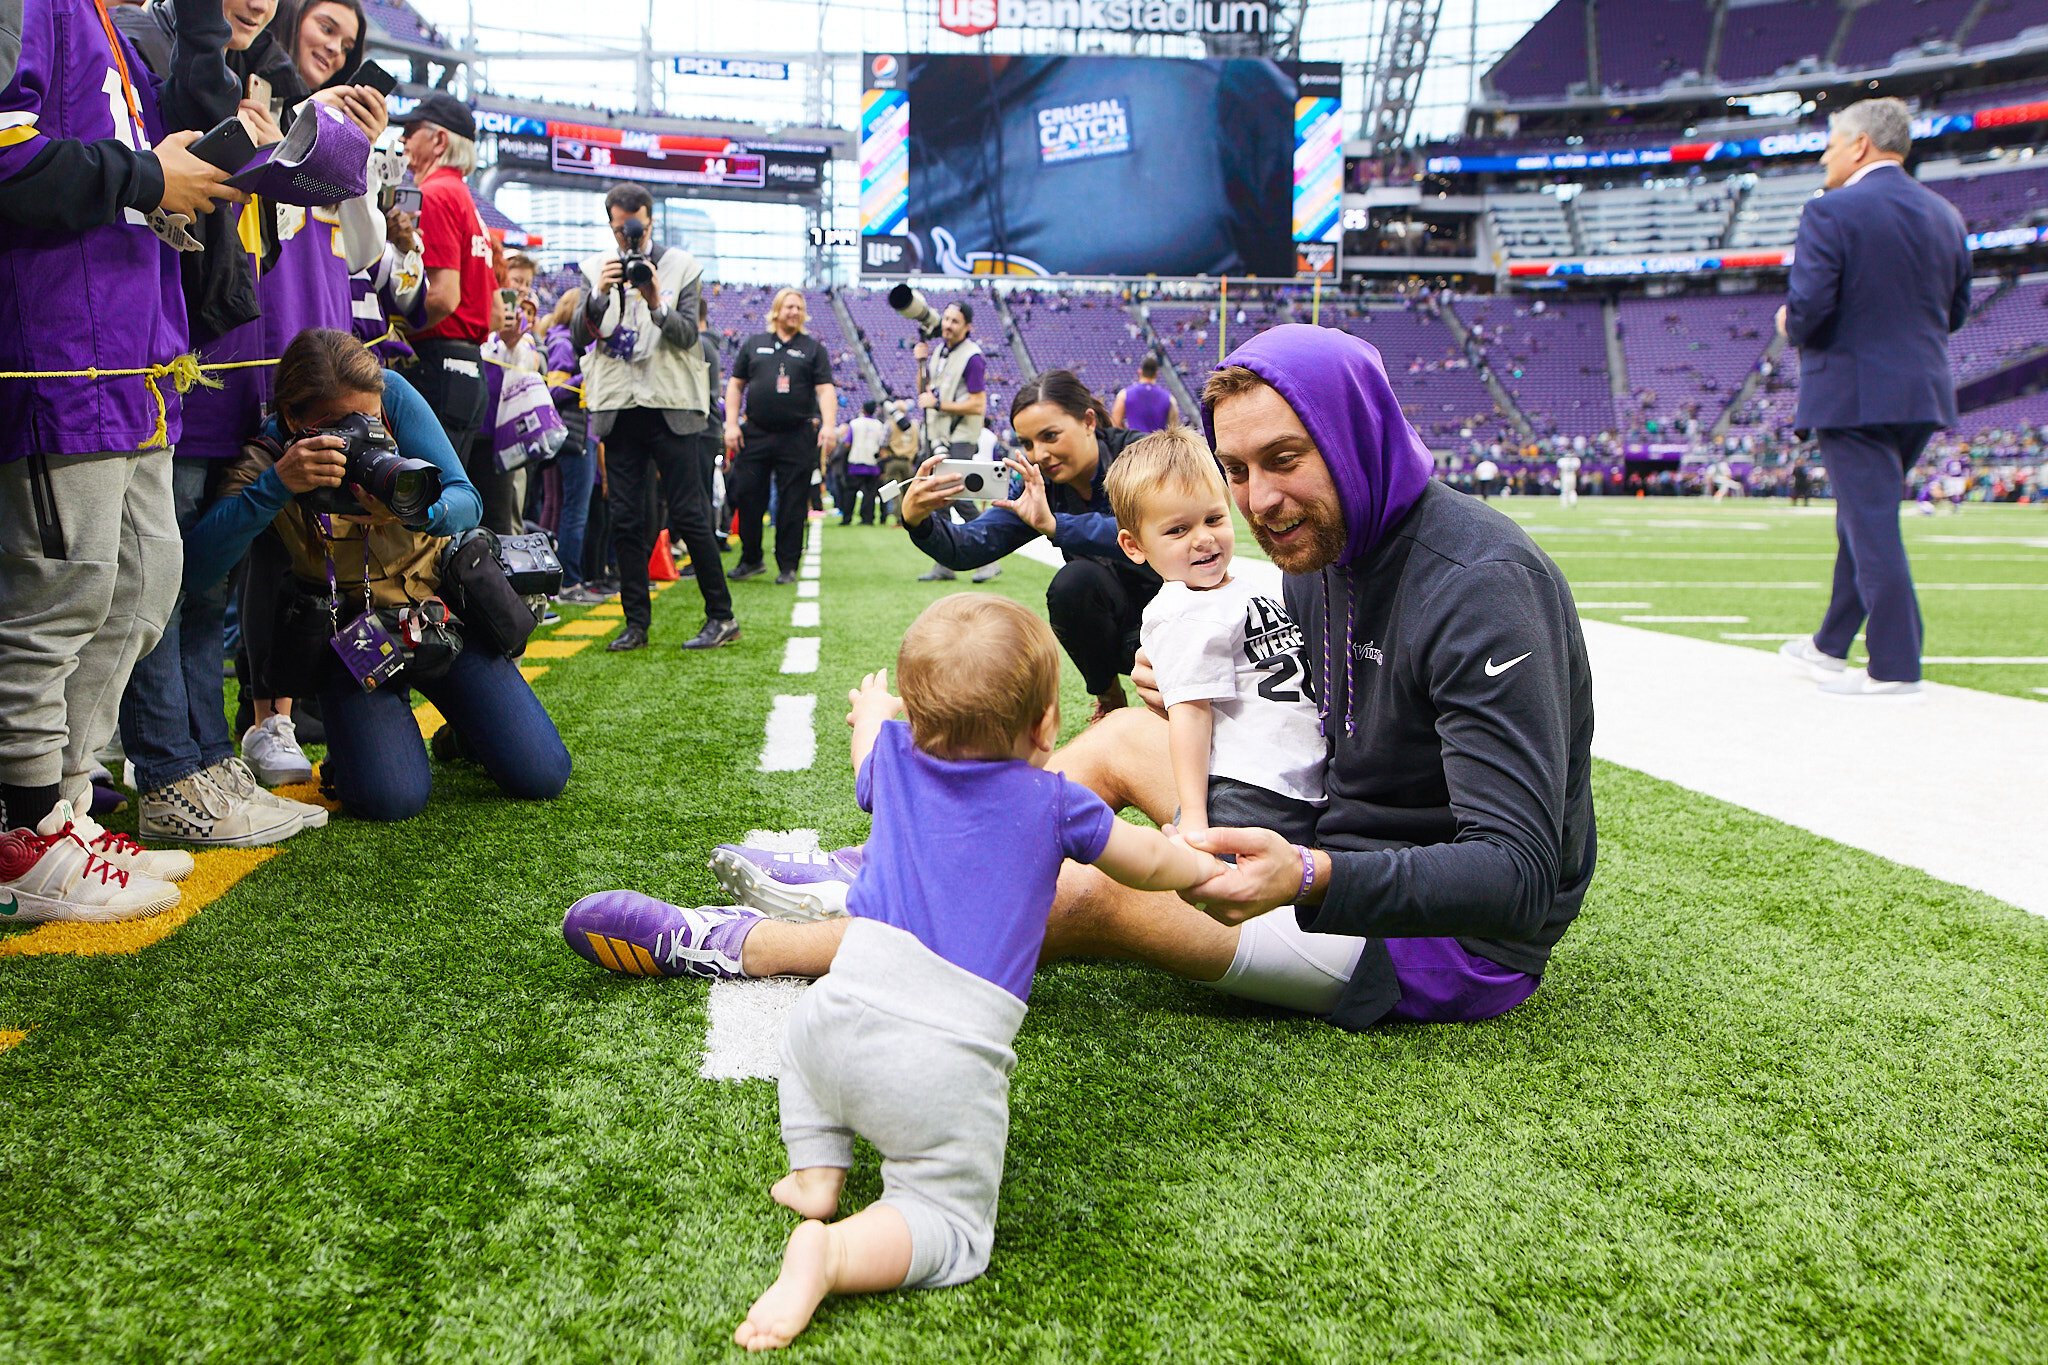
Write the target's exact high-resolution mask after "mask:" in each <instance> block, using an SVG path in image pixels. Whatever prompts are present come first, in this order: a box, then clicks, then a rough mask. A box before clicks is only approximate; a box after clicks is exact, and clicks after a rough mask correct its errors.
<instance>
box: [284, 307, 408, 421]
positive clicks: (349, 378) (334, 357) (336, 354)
mask: <svg viewBox="0 0 2048 1365" xmlns="http://www.w3.org/2000/svg"><path fill="white" fill-rule="evenodd" d="M383 391H384V369H383V367H382V366H380V365H379V364H378V363H377V357H375V356H373V355H371V354H370V353H369V351H368V350H366V349H364V347H363V343H362V342H360V341H358V340H356V338H355V336H354V335H353V334H352V333H349V332H337V331H334V330H333V329H332V328H327V327H308V328H307V329H306V330H305V331H303V332H301V333H299V334H298V335H297V336H295V337H293V338H292V342H291V345H289V346H287V347H285V348H284V356H283V357H282V358H281V359H280V360H279V361H278V362H277V386H276V388H275V389H274V390H273V391H272V400H273V401H274V402H275V403H276V405H277V413H278V416H279V417H281V418H283V419H284V426H285V428H286V430H287V431H289V430H292V429H294V428H295V427H296V425H297V423H298V422H300V421H302V420H303V419H304V417H305V414H306V413H307V412H308V411H310V410H311V409H313V408H315V407H317V406H319V405H320V404H321V403H322V402H323V401H325V400H326V399H329V398H332V397H334V396H335V395H336V394H341V393H382V392H383Z"/></svg>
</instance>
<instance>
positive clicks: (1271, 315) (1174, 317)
mask: <svg viewBox="0 0 2048 1365" xmlns="http://www.w3.org/2000/svg"><path fill="white" fill-rule="evenodd" d="M1244 308H1245V321H1244V323H1243V325H1239V324H1238V323H1236V322H1234V321H1233V322H1232V323H1231V324H1230V326H1229V329H1228V336H1227V337H1225V338H1223V339H1224V340H1226V341H1227V342H1228V343H1229V344H1230V345H1233V346H1234V345H1236V344H1237V343H1239V342H1241V341H1249V340H1251V338H1253V337H1255V336H1257V335H1258V334H1259V333H1260V332H1263V331H1265V330H1266V329H1267V328H1268V327H1271V326H1274V325H1275V324H1277V323H1282V322H1285V321H1287V317H1286V315H1285V314H1284V313H1282V312H1280V311H1279V310H1278V309H1277V308H1276V307H1275V306H1274V305H1272V304H1271V303H1268V302H1264V301H1257V302H1248V303H1246V304H1245V305H1244ZM1215 311H1216V309H1215V305H1214V304H1208V303H1194V304H1189V303H1154V304H1152V305H1150V307H1149V310H1148V314H1147V315H1148V316H1149V317H1150V319H1151V322H1152V330H1153V331H1154V332H1156V333H1158V334H1159V343H1160V345H1161V347H1162V348H1164V354H1165V355H1166V357H1167V359H1169V360H1171V361H1172V362H1173V365H1174V368H1176V369H1178V370H1179V371H1180V375H1181V379H1182V380H1183V381H1185V382H1186V384H1187V386H1188V392H1189V393H1191V394H1199V393H1201V391H1202V384H1203V383H1204V381H1206V380H1207V379H1208V378H1209V372H1210V371H1211V370H1213V369H1215V368H1216V346H1217V341H1218V339H1219V338H1218V337H1217V333H1216V323H1215V320H1214V319H1213V318H1212V317H1211V314H1212V313H1214V312H1215ZM1231 316H1232V317H1233V318H1235V317H1236V316H1237V307H1236V306H1235V305H1233V306H1232V308H1231ZM1324 316H1325V317H1326V318H1327V317H1328V316H1329V310H1327V309H1326V310H1325V311H1324ZM1033 354H1034V355H1035V354H1036V352H1034V353H1033ZM1124 382H1125V381H1124V380H1121V379H1119V380H1118V381H1117V383H1118V386H1119V387H1121V385H1122V384H1123V383H1124ZM1104 401H1107V399H1105V400H1104Z"/></svg>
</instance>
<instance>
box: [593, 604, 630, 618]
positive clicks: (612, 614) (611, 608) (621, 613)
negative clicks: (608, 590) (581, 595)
mask: <svg viewBox="0 0 2048 1365" xmlns="http://www.w3.org/2000/svg"><path fill="white" fill-rule="evenodd" d="M583 619H584V620H586V621H597V620H604V621H623V620H625V619H626V608H625V607H624V606H623V605H621V604H620V603H617V602H600V603H598V604H597V605H596V606H594V607H592V608H591V609H590V610H589V611H587V612H585V613H584V614H583Z"/></svg>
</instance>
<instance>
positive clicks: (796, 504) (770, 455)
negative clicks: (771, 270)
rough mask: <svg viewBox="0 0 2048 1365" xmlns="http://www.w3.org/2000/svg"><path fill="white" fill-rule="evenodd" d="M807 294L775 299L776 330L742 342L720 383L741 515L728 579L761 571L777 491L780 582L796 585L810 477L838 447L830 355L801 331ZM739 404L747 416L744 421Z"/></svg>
mask: <svg viewBox="0 0 2048 1365" xmlns="http://www.w3.org/2000/svg"><path fill="white" fill-rule="evenodd" d="M805 316H806V311H805V308H804V296H803V294H802V293H801V292H799V291H798V290H795V289H784V290H781V291H779V292H778V293H777V294H776V295H775V302H774V304H773V305H772V306H771V307H770V308H769V310H768V318H769V322H770V324H771V325H772V328H773V330H771V331H766V332H762V333H760V334H758V335H756V336H751V337H748V338H747V341H746V344H745V345H743V346H741V347H740V350H739V354H738V355H736V356H734V357H733V362H732V378H730V379H728V380H727V381H726V384H725V449H726V454H727V455H729V456H731V457H732V476H731V484H732V487H731V490H730V496H731V499H732V504H733V507H734V508H735V509H736V510H737V511H738V512H739V517H740V559H739V563H738V564H736V565H734V566H733V571H732V574H731V576H732V577H733V578H752V577H754V576H755V575H756V574H759V573H761V572H763V570H764V567H765V566H764V563H763V560H762V558H761V518H762V517H763V516H764V515H765V514H766V512H767V510H768V488H769V483H770V481H771V480H773V482H774V486H775V488H776V490H777V491H776V510H775V566H776V568H777V569H779V570H780V571H781V572H779V573H778V574H777V575H776V578H775V581H776V582H777V583H794V582H796V565H797V559H798V557H799V556H801V555H802V554H803V548H804V519H805V517H806V516H807V515H808V514H809V511H810V501H811V471H812V470H813V469H816V470H818V471H820V472H821V473H822V472H823V470H824V467H825V463H826V461H828V460H829V459H831V457H832V451H833V448H834V447H835V446H836V445H837V444H838V441H839V428H838V418H839V395H838V391H837V390H836V389H834V388H833V386H832V357H831V356H829V355H827V354H826V353H825V347H824V345H823V344H822V343H820V342H819V341H818V340H817V338H815V337H812V336H809V335H807V334H806V333H805V332H804V330H803V327H804V319H805ZM743 400H744V406H745V409H746V415H745V418H744V420H742V418H741V407H742V402H743Z"/></svg>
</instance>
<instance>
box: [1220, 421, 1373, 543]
mask: <svg viewBox="0 0 2048 1365" xmlns="http://www.w3.org/2000/svg"><path fill="white" fill-rule="evenodd" d="M1211 420H1212V422H1213V423H1214V425H1215V428H1216V458H1217V459H1218V460H1221V461H1222V462H1223V473H1224V475H1225V476H1226V477H1227V478H1228V479H1229V480H1230V493H1231V496H1232V497H1233V498H1235V499H1236V500H1237V510H1238V511H1240V512H1242V513H1244V519H1245V520H1246V521H1247V522H1248V523H1250V525H1251V528H1252V536H1253V538H1254V539H1256V540H1257V541H1258V542H1259V545H1260V547H1261V548H1263V549H1264V550H1265V552H1266V554H1267V555H1268V556H1270V557H1271V559H1272V561H1273V563H1274V564H1276V565H1278V566H1279V568H1280V570H1281V572H1283V573H1292V574H1307V573H1314V572H1316V571H1317V570H1319V569H1324V568H1328V567H1329V566H1330V565H1332V564H1334V563H1336V562H1337V560H1338V559H1339V558H1341V557H1342V556H1343V554H1344V543H1345V530H1344V509H1343V507H1342V506H1341V505H1340V504H1339V503H1338V501H1337V485H1336V483H1335V481H1334V480H1332V479H1331V477H1330V467H1329V465H1327V464H1325V463H1324V462H1323V453H1322V452H1321V451H1320V450H1317V449H1316V443H1315V441H1314V440H1312V439H1311V438H1310V436H1309V434H1308V429H1307V428H1306V427H1304V426H1303V425H1302V424H1301V418H1299V417H1297V416H1295V414H1294V409H1293V408H1291V407H1289V406H1287V400H1286V399H1284V398H1282V397H1281V396H1280V391H1279V390H1278V389H1275V388H1272V387H1271V386H1269V385H1264V384H1262V385H1259V386H1258V387H1256V388H1253V389H1250V390H1247V391H1246V392H1243V393H1238V394H1232V395H1231V396H1230V397H1228V398H1223V399H1220V400H1218V401H1217V404H1216V407H1215V410H1214V412H1213V413H1212V414H1211Z"/></svg>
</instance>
